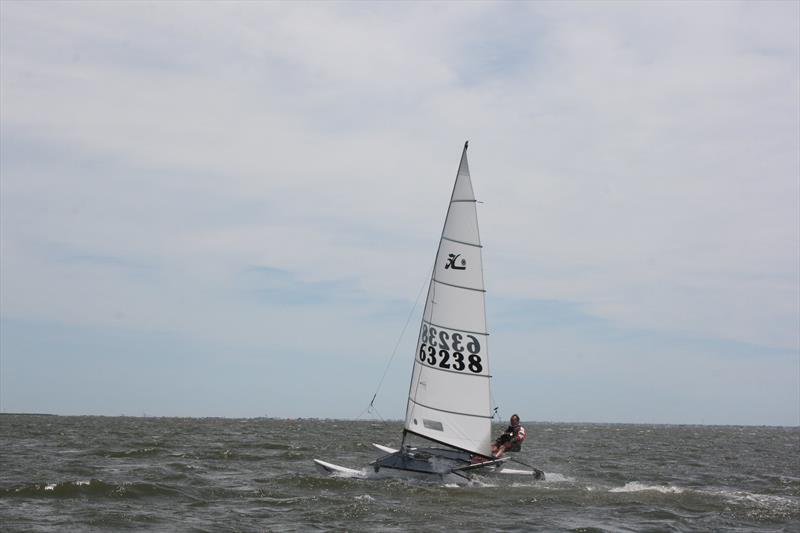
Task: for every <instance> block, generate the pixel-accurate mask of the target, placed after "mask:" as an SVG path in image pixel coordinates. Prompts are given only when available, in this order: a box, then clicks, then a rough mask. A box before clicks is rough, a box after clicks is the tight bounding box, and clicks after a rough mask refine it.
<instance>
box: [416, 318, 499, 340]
mask: <svg viewBox="0 0 800 533" xmlns="http://www.w3.org/2000/svg"><path fill="white" fill-rule="evenodd" d="M422 322H423V323H425V324H428V325H429V326H434V327H437V328H444V329H449V330H452V331H458V332H460V333H472V334H474V335H486V336H487V337H488V336H489V333H488V332H481V331H470V330H468V329H458V328H451V327H450V326H445V325H442V324H436V323H435V322H431V321H430V320H425V319H424V318H423V319H422Z"/></svg>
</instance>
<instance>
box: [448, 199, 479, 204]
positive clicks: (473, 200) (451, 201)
mask: <svg viewBox="0 0 800 533" xmlns="http://www.w3.org/2000/svg"><path fill="white" fill-rule="evenodd" d="M477 201H478V200H475V199H472V200H450V203H451V204H452V203H453V202H473V203H475V202H477Z"/></svg>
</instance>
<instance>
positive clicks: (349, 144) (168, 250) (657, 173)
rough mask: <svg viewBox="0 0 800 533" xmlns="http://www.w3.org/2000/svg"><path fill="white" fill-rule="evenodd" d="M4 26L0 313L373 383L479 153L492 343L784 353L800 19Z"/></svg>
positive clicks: (565, 15)
mask: <svg viewBox="0 0 800 533" xmlns="http://www.w3.org/2000/svg"><path fill="white" fill-rule="evenodd" d="M2 10H3V16H2V18H0V25H2V26H1V28H0V29H2V31H0V69H1V72H0V74H1V75H0V110H1V111H2V117H1V119H0V138H1V139H2V142H1V143H0V156H2V157H0V172H1V173H2V179H1V180H0V267H2V268H0V285H1V288H2V290H0V307H2V315H3V316H4V317H6V318H9V317H16V318H20V319H22V318H24V319H26V320H32V321H36V320H40V321H42V323H43V324H53V323H63V324H71V325H73V326H74V327H76V328H89V329H87V330H83V329H81V331H94V330H92V328H95V327H97V328H103V327H107V328H120V327H121V328H123V329H125V328H127V329H129V330H130V331H134V332H136V331H138V332H141V333H142V334H150V333H152V332H153V331H159V332H171V333H173V334H175V335H178V336H181V337H183V338H186V339H206V340H207V341H208V342H213V343H230V345H231V346H238V347H240V348H242V349H243V350H244V349H245V347H247V349H249V348H251V347H253V346H265V345H266V346H270V347H271V348H272V349H274V350H275V351H276V352H280V351H281V350H285V351H286V350H293V352H292V353H297V354H304V355H302V357H307V358H308V360H316V359H315V358H318V357H320V356H319V355H318V354H319V353H320V352H321V351H322V352H324V351H326V350H328V351H330V350H332V351H334V352H336V353H342V354H348V355H347V357H352V358H353V361H352V362H355V363H356V364H354V365H353V366H354V367H356V368H357V370H356V373H357V374H358V375H359V376H363V377H365V378H367V380H368V376H367V374H368V372H367V371H366V368H367V367H369V368H378V371H377V372H376V373H379V372H380V367H381V365H382V364H383V361H384V360H385V359H384V358H385V354H386V353H387V352H389V351H391V346H393V345H394V342H395V335H396V330H397V328H398V323H399V322H402V321H403V320H404V319H405V316H406V314H407V310H408V309H409V308H410V306H411V304H412V302H411V299H412V298H413V296H414V295H415V294H416V293H417V291H418V289H419V286H420V284H422V283H424V279H425V277H426V276H427V275H428V274H429V272H430V268H431V262H432V259H433V252H434V250H435V245H436V239H437V238H438V235H439V231H440V227H441V223H442V220H443V217H444V208H445V202H446V198H447V197H448V194H449V191H450V187H451V186H452V183H451V181H450V180H451V179H452V177H453V176H454V174H455V166H456V164H457V157H458V150H459V148H460V146H461V143H462V142H463V141H464V140H465V139H466V138H469V139H470V140H471V141H472V142H471V150H470V166H471V169H472V172H473V176H474V180H473V181H474V184H475V190H476V194H477V196H478V198H479V200H482V201H485V204H482V205H481V206H480V208H479V209H480V211H479V216H480V217H481V224H482V225H481V232H482V238H483V241H484V244H485V248H484V260H485V264H486V273H487V287H488V289H489V291H490V295H492V296H491V297H492V298H495V299H494V300H490V301H492V302H494V305H495V306H498V307H499V308H498V309H493V308H492V306H491V305H490V307H489V309H488V313H489V319H490V320H489V321H490V324H497V325H498V328H499V329H500V330H501V331H502V330H503V327H504V326H503V324H504V323H507V322H511V323H514V314H515V313H519V314H520V315H521V316H524V317H527V318H526V320H528V319H530V320H531V321H532V322H528V323H529V324H533V325H534V326H535V327H533V329H532V331H531V334H534V333H535V334H536V335H539V334H541V335H542V336H543V337H544V338H547V339H548V341H547V342H548V343H550V346H551V347H552V348H553V350H555V351H556V352H557V351H558V350H557V349H556V348H557V347H556V343H559V342H564V338H563V337H560V336H558V335H555V336H551V335H550V334H551V333H552V332H553V331H556V330H558V329H559V328H560V327H563V325H564V324H571V325H573V326H580V327H581V328H582V329H581V331H583V333H584V334H585V335H589V334H590V333H591V332H592V331H595V330H597V331H605V332H606V333H608V332H609V331H618V332H619V331H621V332H625V331H627V332H634V333H635V334H633V337H636V335H639V334H641V332H648V333H647V335H646V336H647V339H648V340H646V341H645V340H642V339H640V340H639V341H638V344H637V343H635V342H632V343H631V344H626V345H625V346H622V347H619V346H616V345H614V344H613V342H612V340H610V338H609V336H601V338H600V339H599V340H598V341H597V342H602V343H606V346H605V348H604V347H602V346H600V347H597V348H596V349H597V352H598V353H603V354H604V357H607V358H608V361H607V364H609V365H610V367H612V368H619V367H620V366H623V365H625V364H626V361H628V357H630V354H631V353H633V352H637V353H638V352H640V351H642V350H650V349H651V348H653V346H652V343H653V342H658V343H660V342H667V343H668V339H675V338H679V339H687V341H686V343H684V344H681V345H680V347H679V348H675V353H677V354H679V355H680V356H681V357H680V358H679V359H680V360H682V361H687V364H688V361H690V360H691V356H690V355H689V354H695V355H698V354H699V355H702V356H703V357H706V356H708V357H711V358H712V359H713V358H715V357H717V358H724V356H725V354H724V352H726V350H728V349H731V350H733V351H734V352H736V351H737V350H739V349H740V348H741V347H743V346H747V347H750V348H748V349H747V350H745V351H747V352H748V353H749V354H750V355H749V357H750V360H751V361H752V362H753V363H752V364H753V365H756V366H757V363H756V361H760V360H762V358H765V360H767V359H769V354H774V353H786V351H787V350H788V351H789V353H795V354H796V353H798V352H799V351H800V330H798V326H797V324H798V322H800V205H799V204H800V180H798V175H800V158H798V149H797V146H799V145H800V125H799V119H798V117H800V99H798V97H797V94H800V74H799V73H798V57H800V42H798V41H799V40H798V34H800V32H799V31H798V22H797V21H798V18H799V17H800V13H799V12H798V10H800V8H798V6H797V4H795V3H782V2H760V3H758V4H747V3H736V4H734V3H724V4H720V3H699V4H687V5H680V6H676V5H675V4H674V3H654V2H650V3H647V4H631V3H614V2H611V3H603V4H600V5H596V4H594V3H569V4H555V3H501V4H493V3H470V4H449V3H438V4H423V3H419V4H417V3H414V4H409V5H405V6H404V7H403V9H397V7H396V6H395V5H393V4H376V5H372V4H361V3H338V4H329V3H314V4H308V3H304V4H297V5H296V4H290V3H266V4H197V5H193V6H192V8H191V9H187V8H186V6H183V5H181V4H164V3H139V2H136V3H115V4H114V6H113V7H112V6H110V5H106V4H103V3H70V4H62V3H43V2H38V3H21V2H20V3H15V2H4V3H3V4H2ZM543 302H549V303H546V304H545V303H543ZM308 324H314V329H315V333H316V334H314V335H308V334H306V329H307V328H308V326H307V325H308ZM301 325H303V326H301ZM43 327H44V326H43ZM520 327H522V328H524V324H523V325H522V326H520ZM393 328H394V329H393ZM586 328H588V329H586ZM354 331H360V332H361V333H362V335H363V341H361V343H359V345H358V346H353V345H352V338H353V336H354V333H353V332H354ZM507 333H508V332H507ZM87 335H88V333H87ZM514 338H515V339H516V338H517V337H514ZM692 339H705V340H706V341H707V342H709V343H711V344H713V346H714V347H715V348H714V349H713V350H710V352H711V353H712V355H708V351H709V345H708V344H704V345H699V344H697V343H694V342H691V340H692ZM519 340H520V342H525V340H524V339H523V338H520V339H519ZM706 341H704V342H706ZM411 342H413V341H411ZM498 342H502V341H498ZM527 342H531V340H530V339H528V341H527ZM678 344H680V343H678ZM701 344H702V343H701ZM386 346H389V347H390V348H386ZM609 346H613V347H614V350H616V349H617V348H619V350H620V351H614V350H611V349H606V348H608V347H609ZM753 347H755V348H753ZM717 348H719V349H717ZM590 349H595V348H593V347H591V346H590V343H588V342H586V341H584V346H583V348H581V350H583V351H588V350H590ZM411 351H412V349H408V350H407V352H408V353H410V352H411ZM512 351H513V350H512ZM653 351H654V352H660V349H659V350H655V349H654V350H653ZM765 354H766V355H765ZM508 357H510V358H511V359H510V360H509V361H508V362H509V363H511V364H512V366H513V365H514V364H526V363H525V362H524V361H522V360H518V359H517V356H516V355H513V354H512V355H510V356H508ZM547 364H549V363H547ZM765 364H766V363H765ZM711 367H713V364H712V363H709V364H708V367H707V368H711ZM651 368H653V367H652V365H651ZM775 368H776V367H769V369H765V375H771V376H772V375H775V372H773V370H774V369H775ZM641 372H642V373H646V372H647V368H642V370H641ZM709 372H711V370H709ZM770 372H772V373H770ZM765 379H766V378H765ZM400 381H405V378H403V379H402V380H400ZM712 381H713V380H712ZM726 383H727V384H728V386H729V387H731V388H732V387H734V386H736V384H738V382H736V381H735V380H734V379H733V378H730V379H729V380H728V381H727V382H726ZM719 386H720V387H722V386H723V385H719ZM795 387H798V385H795ZM366 388H367V389H369V386H367V387H366ZM401 388H402V387H401ZM400 394H401V395H402V394H404V393H402V392H401V393H400ZM398 404H402V402H400V401H398ZM309 408H310V407H309ZM231 409H235V407H234V406H232V407H231ZM357 410H358V409H356V411H357ZM787 412H789V413H790V414H789V415H787V418H790V419H791V420H794V419H796V418H797V416H798V415H797V411H796V409H795V410H791V409H790V410H789V411H787ZM792 417H794V418H792Z"/></svg>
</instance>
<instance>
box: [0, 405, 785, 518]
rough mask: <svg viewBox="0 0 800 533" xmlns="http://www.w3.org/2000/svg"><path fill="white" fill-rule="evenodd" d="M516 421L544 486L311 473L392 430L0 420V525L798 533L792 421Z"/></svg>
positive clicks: (396, 432)
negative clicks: (317, 462) (783, 424)
mask: <svg viewBox="0 0 800 533" xmlns="http://www.w3.org/2000/svg"><path fill="white" fill-rule="evenodd" d="M524 425H525V426H526V428H527V430H528V439H527V441H526V443H525V445H524V447H523V450H522V452H520V453H518V454H515V455H514V457H515V458H517V459H518V460H520V461H522V462H524V463H528V464H531V465H534V466H536V467H538V468H541V469H542V470H544V471H545V472H546V474H547V479H546V480H545V481H542V482H539V481H533V480H530V479H526V478H522V479H512V480H509V479H497V478H482V479H478V480H477V481H476V482H475V483H473V484H471V485H469V486H459V485H451V484H443V483H441V482H435V481H434V482H430V483H424V482H419V481H404V480H396V479H390V480H368V479H357V478H338V477H328V476H326V475H324V474H321V473H319V472H318V471H317V470H316V469H315V467H314V465H313V462H312V459H313V458H320V459H323V460H326V461H329V462H333V463H336V464H341V465H343V466H347V467H350V468H366V467H367V466H368V463H369V462H370V461H371V460H373V459H375V458H376V457H378V456H379V455H380V453H381V452H379V451H378V450H376V449H374V448H373V447H372V446H371V444H370V443H372V442H377V443H381V444H385V445H389V446H397V445H398V444H399V440H400V435H401V431H402V425H401V424H400V423H399V422H382V421H371V422H370V421H337V420H309V419H303V420H275V419H258V418H256V419H220V418H139V417H61V416H47V415H8V414H6V415H0V529H1V530H3V531H121V530H136V531H147V530H151V531H309V530H347V531H447V532H452V531H485V530H496V531H800V429H798V428H796V427H792V428H776V427H731V426H726V427H717V426H663V425H653V426H651V425H627V424H625V425H617V424H574V423H533V422H528V423H524ZM495 429H496V430H497V432H498V433H499V432H500V431H501V430H502V426H500V425H498V426H497V427H496V428H495Z"/></svg>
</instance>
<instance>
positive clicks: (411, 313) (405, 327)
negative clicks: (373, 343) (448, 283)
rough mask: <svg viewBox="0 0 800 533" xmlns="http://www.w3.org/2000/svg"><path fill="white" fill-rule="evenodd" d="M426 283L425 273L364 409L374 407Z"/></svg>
mask: <svg viewBox="0 0 800 533" xmlns="http://www.w3.org/2000/svg"><path fill="white" fill-rule="evenodd" d="M428 283H429V277H428V274H427V273H426V274H425V280H424V281H423V283H422V287H420V288H419V292H418V293H417V299H416V300H414V306H413V307H412V308H411V311H410V312H409V313H408V317H407V318H406V323H405V325H404V326H403V330H402V331H401V332H400V337H398V338H397V342H396V343H395V345H394V350H392V356H391V357H390V358H389V362H388V363H386V368H385V369H384V370H383V375H382V376H381V380H380V381H379V382H378V387H377V388H376V389H375V394H373V395H372V400H370V402H369V406H367V408H366V409H365V410H364V411H368V410H370V409H375V398H377V397H378V393H379V392H380V390H381V386H383V380H384V378H386V374H387V373H388V372H389V367H390V366H392V361H394V356H395V355H397V348H399V347H400V342H401V341H402V340H403V335H405V333H406V329H407V328H408V324H409V323H410V322H411V316H412V315H413V314H414V310H416V308H417V304H418V303H419V298H420V296H422V291H423V289H425V285H427V284H428ZM364 411H362V412H361V414H364ZM375 412H376V413H377V412H378V411H377V409H376V410H375ZM360 416H361V415H359V417H360ZM378 416H379V417H380V416H381V415H380V413H378ZM381 420H383V417H381Z"/></svg>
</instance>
